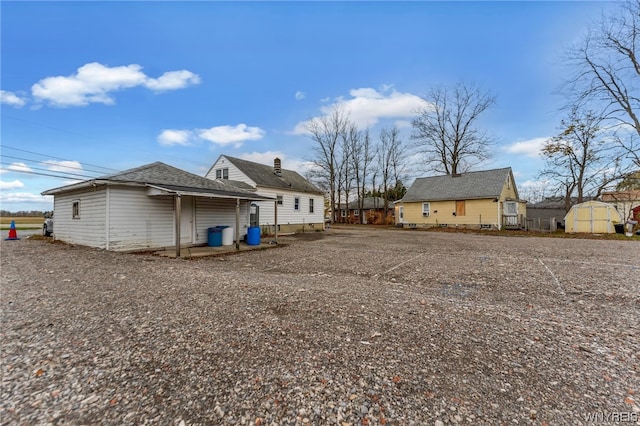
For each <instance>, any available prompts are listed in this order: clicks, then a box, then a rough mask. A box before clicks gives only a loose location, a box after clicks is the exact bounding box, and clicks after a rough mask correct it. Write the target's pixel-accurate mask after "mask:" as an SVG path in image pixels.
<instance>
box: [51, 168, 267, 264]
mask: <svg viewBox="0 0 640 426" xmlns="http://www.w3.org/2000/svg"><path fill="white" fill-rule="evenodd" d="M42 194H43V195H53V206H54V211H55V226H54V238H55V239H57V240H62V241H65V242H68V243H73V244H80V245H86V246H90V247H97V248H101V249H106V250H115V251H123V250H140V249H149V248H164V247H176V249H177V251H179V248H180V247H185V246H193V245H198V244H204V243H206V242H207V238H208V228H209V227H213V226H218V225H226V226H230V227H233V228H234V230H235V231H237V235H238V237H239V238H240V237H242V236H244V235H245V234H246V232H247V231H246V230H247V226H248V224H249V205H250V203H251V202H255V201H263V200H266V199H267V197H264V196H260V195H258V194H256V193H255V192H251V191H247V190H243V189H239V188H238V187H236V186H234V185H231V184H229V183H227V182H224V181H212V180H210V179H205V178H204V177H202V176H198V175H194V174H192V173H189V172H186V171H184V170H180V169H177V168H175V167H172V166H169V165H167V164H164V163H160V162H156V163H152V164H147V165H144V166H141V167H137V168H134V169H130V170H126V171H123V172H120V173H116V174H112V175H107V176H103V177H100V178H95V179H90V180H86V181H83V182H80V183H75V184H72V185H67V186H63V187H59V188H54V189H50V190H48V191H45V192H43V193H42ZM238 223H239V225H240V226H239V227H238V226H237V224H238ZM239 238H238V240H237V241H239Z"/></svg>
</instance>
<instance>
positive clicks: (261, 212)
mask: <svg viewBox="0 0 640 426" xmlns="http://www.w3.org/2000/svg"><path fill="white" fill-rule="evenodd" d="M205 176H206V177H207V178H209V179H222V180H228V181H229V182H231V183H233V184H235V185H237V184H238V183H242V184H244V185H247V184H248V185H250V187H252V188H254V189H255V193H256V194H258V195H262V196H265V197H269V198H274V199H276V200H277V201H275V202H274V201H257V202H255V204H256V205H257V206H258V207H259V209H258V215H257V216H258V220H257V221H256V223H253V225H257V226H260V227H261V228H262V232H264V233H271V232H274V224H275V223H276V214H277V223H278V230H279V231H280V232H299V231H309V230H318V229H322V228H323V225H324V195H323V193H322V191H321V190H320V189H318V188H317V187H316V186H315V185H313V184H312V183H310V182H309V181H308V180H307V179H305V178H304V177H302V176H301V175H300V174H299V173H297V172H294V171H293V170H286V169H283V168H282V165H281V161H280V159H279V158H276V159H275V160H274V164H273V167H271V166H267V165H264V164H259V163H254V162H252V161H247V160H242V159H240V158H234V157H230V156H228V155H221V156H220V157H219V158H218V159H217V160H216V162H215V163H214V164H213V166H211V169H209V171H208V172H207V174H206V175H205ZM240 187H242V186H240Z"/></svg>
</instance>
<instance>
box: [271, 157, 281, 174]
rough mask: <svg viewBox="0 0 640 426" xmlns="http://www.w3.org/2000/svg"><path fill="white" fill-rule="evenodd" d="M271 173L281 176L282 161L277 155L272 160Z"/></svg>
mask: <svg viewBox="0 0 640 426" xmlns="http://www.w3.org/2000/svg"><path fill="white" fill-rule="evenodd" d="M273 173H275V174H276V175H277V176H282V162H281V161H280V159H279V158H278V157H276V158H275V159H274V160H273Z"/></svg>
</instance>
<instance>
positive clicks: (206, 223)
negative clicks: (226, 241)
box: [196, 197, 249, 244]
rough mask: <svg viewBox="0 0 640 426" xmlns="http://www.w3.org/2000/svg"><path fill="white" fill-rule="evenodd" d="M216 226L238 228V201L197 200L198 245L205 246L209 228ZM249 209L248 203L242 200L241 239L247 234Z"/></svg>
mask: <svg viewBox="0 0 640 426" xmlns="http://www.w3.org/2000/svg"><path fill="white" fill-rule="evenodd" d="M214 226H230V227H232V228H234V231H233V238H234V240H235V235H236V232H235V227H236V200H229V199H220V198H201V197H198V198H196V244H204V243H206V242H207V239H208V232H209V228H211V227H214ZM248 226H249V209H248V203H247V202H246V201H242V200H240V239H242V238H243V237H244V236H245V235H246V234H247V227H248Z"/></svg>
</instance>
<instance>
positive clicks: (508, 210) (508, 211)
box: [504, 201, 518, 216]
mask: <svg viewBox="0 0 640 426" xmlns="http://www.w3.org/2000/svg"><path fill="white" fill-rule="evenodd" d="M504 214H505V215H507V216H516V215H517V214H518V203H516V202H515V201H505V202H504Z"/></svg>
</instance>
